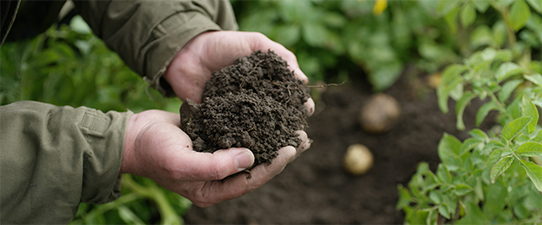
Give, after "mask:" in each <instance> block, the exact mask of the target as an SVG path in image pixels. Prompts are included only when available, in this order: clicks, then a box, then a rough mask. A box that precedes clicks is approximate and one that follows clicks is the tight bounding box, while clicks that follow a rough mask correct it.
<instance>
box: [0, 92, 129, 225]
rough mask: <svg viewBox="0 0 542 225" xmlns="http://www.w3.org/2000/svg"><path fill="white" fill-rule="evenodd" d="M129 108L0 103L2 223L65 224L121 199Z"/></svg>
mask: <svg viewBox="0 0 542 225" xmlns="http://www.w3.org/2000/svg"><path fill="white" fill-rule="evenodd" d="M131 115H132V113H131V112H125V113H119V112H112V111H111V112H108V113H103V112H101V111H99V110H94V109H90V108H86V107H79V108H72V107H69V106H66V107H58V106H54V105H50V104H45V103H39V102H32V101H21V102H16V103H12V104H9V105H5V106H1V107H0V125H1V126H0V153H1V155H2V157H1V158H0V161H1V165H2V166H1V167H0V176H1V180H2V182H0V190H1V192H0V197H1V201H0V204H1V208H2V210H1V211H0V214H1V215H0V218H1V221H0V223H7V224H10V223H40V224H42V223H65V224H67V223H69V222H70V221H71V219H72V218H73V216H74V215H75V212H77V207H78V205H79V203H81V202H87V203H93V204H100V203H105V202H108V201H112V200H115V199H116V198H118V197H120V190H119V183H120V180H119V172H120V167H121V163H122V155H123V145H124V135H125V132H126V127H127V123H128V121H129V118H130V116H131Z"/></svg>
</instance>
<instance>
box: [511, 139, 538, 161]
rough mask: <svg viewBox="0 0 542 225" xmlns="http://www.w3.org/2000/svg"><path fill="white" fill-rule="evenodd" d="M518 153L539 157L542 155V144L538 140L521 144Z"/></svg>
mask: <svg viewBox="0 0 542 225" xmlns="http://www.w3.org/2000/svg"><path fill="white" fill-rule="evenodd" d="M516 154H518V156H521V157H538V156H542V144H540V143H537V142H526V143H524V144H522V145H521V146H519V148H518V150H517V151H516Z"/></svg>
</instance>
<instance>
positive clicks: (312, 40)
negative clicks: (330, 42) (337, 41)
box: [302, 22, 328, 47]
mask: <svg viewBox="0 0 542 225" xmlns="http://www.w3.org/2000/svg"><path fill="white" fill-rule="evenodd" d="M302 30H303V40H305V42H307V44H308V45H309V46H312V47H321V46H324V44H325V43H326V40H327V36H328V31H327V29H326V28H325V27H324V26H323V25H322V24H320V23H313V22H308V23H305V24H303V29H302Z"/></svg>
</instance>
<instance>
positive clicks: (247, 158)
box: [235, 151, 254, 171]
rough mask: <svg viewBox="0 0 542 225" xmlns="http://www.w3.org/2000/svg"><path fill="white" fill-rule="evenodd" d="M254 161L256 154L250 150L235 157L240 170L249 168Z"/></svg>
mask: <svg viewBox="0 0 542 225" xmlns="http://www.w3.org/2000/svg"><path fill="white" fill-rule="evenodd" d="M253 163H254V155H253V154H252V153H251V152H250V151H245V152H243V153H241V154H239V155H237V156H236V157H235V166H237V169H238V170H239V171H242V170H245V169H246V168H249V167H251V166H252V164H253Z"/></svg>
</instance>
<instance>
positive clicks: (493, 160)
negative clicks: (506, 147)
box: [486, 149, 502, 168]
mask: <svg viewBox="0 0 542 225" xmlns="http://www.w3.org/2000/svg"><path fill="white" fill-rule="evenodd" d="M501 156H502V149H496V150H494V151H493V152H491V155H489V157H488V158H487V163H486V165H487V167H489V168H491V167H493V166H494V165H495V164H497V162H498V161H499V160H501V159H502V158H501Z"/></svg>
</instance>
